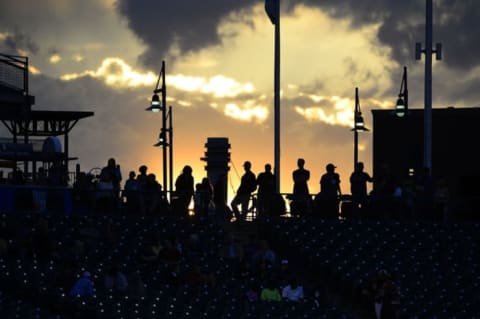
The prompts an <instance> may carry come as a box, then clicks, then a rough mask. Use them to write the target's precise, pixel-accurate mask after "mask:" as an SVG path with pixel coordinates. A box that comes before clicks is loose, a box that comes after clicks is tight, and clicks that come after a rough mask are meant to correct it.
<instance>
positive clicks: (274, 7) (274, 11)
mask: <svg viewBox="0 0 480 319" xmlns="http://www.w3.org/2000/svg"><path fill="white" fill-rule="evenodd" d="M265 11H266V12H267V15H268V17H269V18H270V21H271V22H272V24H273V25H274V26H275V62H274V64H275V67H274V68H275V69H274V91H275V92H274V94H275V103H274V104H275V105H274V121H275V122H274V127H275V129H274V130H275V137H274V149H275V150H274V153H275V154H274V155H275V159H274V161H275V165H274V168H273V171H274V172H273V174H274V175H275V184H276V185H275V187H276V189H275V190H276V192H277V193H280V0H265Z"/></svg>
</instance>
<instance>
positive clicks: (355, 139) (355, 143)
mask: <svg viewBox="0 0 480 319" xmlns="http://www.w3.org/2000/svg"><path fill="white" fill-rule="evenodd" d="M358 103H359V99H358V87H356V88H355V114H354V115H353V118H354V120H353V170H355V168H356V167H357V163H358V129H357V125H358V123H357V120H358V112H359V110H358Z"/></svg>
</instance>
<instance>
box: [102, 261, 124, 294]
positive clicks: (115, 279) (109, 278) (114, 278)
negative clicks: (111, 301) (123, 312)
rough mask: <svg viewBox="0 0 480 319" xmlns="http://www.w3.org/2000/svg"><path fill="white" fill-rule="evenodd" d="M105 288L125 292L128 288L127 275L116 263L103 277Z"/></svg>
mask: <svg viewBox="0 0 480 319" xmlns="http://www.w3.org/2000/svg"><path fill="white" fill-rule="evenodd" d="M103 283H104V286H105V289H108V290H113V291H114V292H120V293H125V292H126V291H127V288H128V281H127V277H126V276H125V275H124V274H123V273H122V272H121V271H120V270H119V269H118V267H117V266H116V265H113V266H112V267H110V269H109V270H108V271H107V273H106V274H105V276H104V278H103Z"/></svg>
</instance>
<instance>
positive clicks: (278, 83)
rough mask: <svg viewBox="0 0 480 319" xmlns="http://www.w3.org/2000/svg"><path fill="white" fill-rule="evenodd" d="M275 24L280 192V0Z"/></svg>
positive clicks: (276, 174)
mask: <svg viewBox="0 0 480 319" xmlns="http://www.w3.org/2000/svg"><path fill="white" fill-rule="evenodd" d="M277 1H278V5H277V7H276V9H277V23H276V24H275V169H274V174H275V177H276V183H275V184H276V192H277V193H280V0H277Z"/></svg>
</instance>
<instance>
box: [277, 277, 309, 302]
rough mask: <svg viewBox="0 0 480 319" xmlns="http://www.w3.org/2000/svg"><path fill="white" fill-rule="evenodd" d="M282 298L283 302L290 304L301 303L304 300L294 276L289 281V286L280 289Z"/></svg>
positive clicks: (301, 288) (300, 287) (301, 287)
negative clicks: (289, 302)
mask: <svg viewBox="0 0 480 319" xmlns="http://www.w3.org/2000/svg"><path fill="white" fill-rule="evenodd" d="M282 297H283V299H284V300H287V301H292V302H302V301H303V298H304V294H303V286H301V285H299V284H298V280H297V278H296V277H295V276H292V278H291V279H290V280H289V284H288V285H287V286H285V287H283V289H282Z"/></svg>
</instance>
